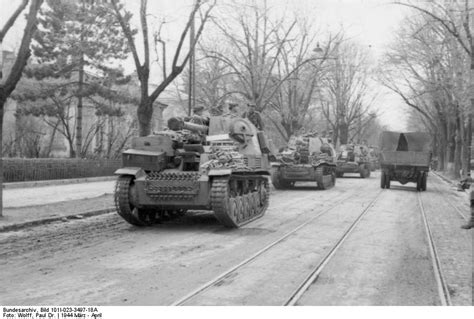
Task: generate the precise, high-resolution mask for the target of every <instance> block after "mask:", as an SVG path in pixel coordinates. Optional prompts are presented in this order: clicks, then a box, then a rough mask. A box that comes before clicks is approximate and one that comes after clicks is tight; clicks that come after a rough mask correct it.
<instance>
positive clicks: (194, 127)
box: [183, 122, 209, 134]
mask: <svg viewBox="0 0 474 319" xmlns="http://www.w3.org/2000/svg"><path fill="white" fill-rule="evenodd" d="M183 128H184V129H186V130H190V131H191V132H196V133H198V132H199V133H203V134H207V132H208V131H209V127H207V126H206V125H199V124H195V123H191V122H183Z"/></svg>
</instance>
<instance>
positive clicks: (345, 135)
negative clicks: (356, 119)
mask: <svg viewBox="0 0 474 319" xmlns="http://www.w3.org/2000/svg"><path fill="white" fill-rule="evenodd" d="M339 131H340V136H339V139H340V141H341V145H343V144H347V141H348V140H349V125H347V124H346V123H342V124H341V125H340V126H339Z"/></svg>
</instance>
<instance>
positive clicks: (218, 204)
mask: <svg viewBox="0 0 474 319" xmlns="http://www.w3.org/2000/svg"><path fill="white" fill-rule="evenodd" d="M234 180H240V181H243V182H244V183H246V182H254V183H255V185H256V187H255V189H254V190H253V191H250V192H247V193H241V194H240V195H235V194H236V192H234V191H231V187H230V184H231V183H232V182H233V181H234ZM269 196H270V187H269V183H268V180H267V179H266V178H265V177H263V176H255V175H253V176H248V175H247V176H245V175H242V176H236V175H231V176H230V177H229V176H226V177H216V178H214V179H213V181H212V187H211V207H212V210H213V211H214V214H215V216H216V218H217V219H218V220H219V222H220V223H221V224H223V225H224V226H226V227H231V228H238V227H240V226H243V225H245V224H247V223H249V222H251V221H253V220H255V219H257V218H260V217H262V216H263V214H264V213H265V210H266V209H267V207H268V203H269Z"/></svg>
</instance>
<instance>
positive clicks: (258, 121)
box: [243, 103, 264, 131]
mask: <svg viewBox="0 0 474 319" xmlns="http://www.w3.org/2000/svg"><path fill="white" fill-rule="evenodd" d="M247 106H248V111H247V112H245V114H244V116H243V117H245V118H248V119H249V121H250V122H252V124H253V125H255V127H256V128H257V130H259V131H263V129H264V126H263V121H262V117H261V116H260V113H259V112H257V110H256V106H255V104H253V103H249V104H247Z"/></svg>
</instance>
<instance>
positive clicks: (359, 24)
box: [0, 0, 408, 130]
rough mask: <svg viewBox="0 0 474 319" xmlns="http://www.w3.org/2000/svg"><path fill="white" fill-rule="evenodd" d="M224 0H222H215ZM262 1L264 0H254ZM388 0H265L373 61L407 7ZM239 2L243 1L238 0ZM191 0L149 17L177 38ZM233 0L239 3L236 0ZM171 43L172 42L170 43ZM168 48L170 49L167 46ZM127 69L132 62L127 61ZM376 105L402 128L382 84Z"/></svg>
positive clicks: (10, 6) (8, 6)
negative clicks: (366, 51) (342, 37)
mask: <svg viewBox="0 0 474 319" xmlns="http://www.w3.org/2000/svg"><path fill="white" fill-rule="evenodd" d="M218 1H223V0H218ZM256 1H257V2H260V3H263V0H256ZM390 1H391V0H292V1H288V0H267V5H268V7H271V8H272V10H273V11H274V12H275V14H277V15H278V14H280V13H283V14H284V13H286V12H292V13H296V14H297V15H298V16H301V17H305V18H307V19H309V20H310V21H312V22H314V23H315V24H316V25H318V26H319V27H320V28H321V29H325V30H329V31H334V32H336V31H337V30H340V29H341V27H342V28H344V30H345V31H346V33H347V34H348V36H349V37H350V38H351V40H353V41H356V42H359V43H361V44H362V45H364V46H367V47H370V51H371V52H372V55H373V61H374V63H377V61H378V60H379V59H380V57H381V56H382V55H383V53H384V51H385V48H386V46H387V45H388V44H390V42H391V41H392V34H393V33H394V31H395V30H396V29H397V27H398V25H399V24H400V23H401V20H402V19H403V17H404V16H406V15H407V13H408V11H407V9H405V8H402V7H400V6H396V5H392V4H389V2H390ZM20 2H21V0H0V5H1V8H2V10H1V11H0V26H3V24H4V23H5V21H6V19H7V17H8V16H9V15H10V14H11V12H13V10H14V9H15V8H16V6H17V5H18V4H19V3H20ZM139 2H140V1H139V0H128V1H126V6H127V8H128V9H129V10H130V11H132V12H133V13H136V14H137V15H138V8H139ZM240 2H243V0H242V1H240ZM192 3H193V0H154V1H153V0H151V1H149V8H148V12H149V21H150V23H151V24H152V25H155V26H158V24H159V22H160V21H162V19H163V18H165V20H166V21H167V27H168V28H167V29H166V32H167V35H166V37H167V38H168V39H173V38H176V36H177V35H178V34H179V32H180V31H181V29H182V26H183V25H184V23H185V20H186V17H187V15H188V13H189V11H190V8H191V6H192ZM234 3H239V0H235V1H234ZM23 27H24V23H23V22H22V21H19V22H18V23H17V24H16V25H15V27H14V29H13V30H12V32H10V33H9V34H8V35H7V37H6V39H5V41H4V43H3V48H4V49H7V50H8V49H14V48H16V47H18V46H19V41H20V39H19V35H20V34H21V31H22V28H23ZM170 45H171V43H170ZM170 51H171V50H170ZM129 67H130V69H132V67H133V64H132V63H129ZM377 91H378V92H379V96H378V99H377V101H376V107H377V108H378V109H379V114H380V120H381V122H382V123H383V124H385V125H387V126H388V127H389V129H392V130H404V129H406V126H405V119H406V117H405V113H406V111H407V108H406V107H404V104H403V102H402V101H401V100H400V99H399V98H398V97H397V96H395V95H394V94H391V93H390V92H387V91H386V90H384V89H383V88H382V87H380V88H378V89H377Z"/></svg>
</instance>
